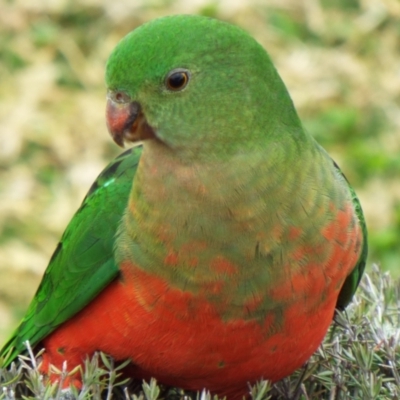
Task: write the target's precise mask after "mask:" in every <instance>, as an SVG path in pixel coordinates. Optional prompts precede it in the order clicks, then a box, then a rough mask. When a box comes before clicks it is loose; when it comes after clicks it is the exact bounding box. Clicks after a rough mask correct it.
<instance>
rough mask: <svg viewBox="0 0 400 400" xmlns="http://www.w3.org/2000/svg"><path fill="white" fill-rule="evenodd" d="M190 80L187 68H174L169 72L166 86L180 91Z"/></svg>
mask: <svg viewBox="0 0 400 400" xmlns="http://www.w3.org/2000/svg"><path fill="white" fill-rule="evenodd" d="M188 82H189V72H188V71H187V70H185V69H174V70H172V71H171V72H169V73H168V75H167V77H166V79H165V86H166V87H167V89H168V90H171V91H173V92H178V91H179V90H182V89H184V88H185V87H186V85H187V84H188Z"/></svg>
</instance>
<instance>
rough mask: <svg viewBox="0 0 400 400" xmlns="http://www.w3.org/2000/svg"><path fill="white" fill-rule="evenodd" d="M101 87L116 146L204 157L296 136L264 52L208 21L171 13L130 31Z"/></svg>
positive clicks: (289, 107)
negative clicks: (161, 146)
mask: <svg viewBox="0 0 400 400" xmlns="http://www.w3.org/2000/svg"><path fill="white" fill-rule="evenodd" d="M106 84H107V87H108V91H109V92H108V106H107V123H108V127H109V130H110V132H111V133H112V135H113V137H114V139H115V140H116V142H117V143H119V144H122V142H123V140H124V139H125V140H132V141H134V140H143V139H156V140H159V141H161V142H163V143H165V144H166V145H167V146H168V147H169V148H171V149H173V150H177V151H181V152H182V154H183V153H185V154H189V155H190V157H193V156H195V155H196V156H197V157H200V156H201V155H202V154H206V153H207V154H208V156H209V157H210V156H211V154H218V153H220V152H221V149H223V152H224V153H225V154H228V153H236V152H237V151H243V149H245V148H246V147H251V148H254V147H258V148H265V145H266V144H268V143H269V142H271V140H275V139H277V138H278V137H279V136H281V135H288V134H290V132H293V133H297V134H300V132H301V126H300V122H299V120H298V117H297V114H296V111H295V109H294V107H293V104H292V101H291V99H290V96H289V94H288V92H287V90H286V88H285V86H284V84H283V82H282V80H281V79H280V77H279V75H278V73H277V72H276V70H275V68H274V66H273V64H272V62H271V60H270V58H269V56H268V54H267V53H266V51H265V50H264V49H263V48H262V47H261V46H260V45H259V44H258V43H257V42H256V41H255V40H254V39H253V38H252V37H251V36H249V35H248V34H247V33H246V32H244V31H243V30H242V29H240V28H238V27H235V26H233V25H230V24H227V23H224V22H221V21H218V20H215V19H211V18H206V17H201V16H194V15H174V16H168V17H164V18H159V19H156V20H153V21H151V22H149V23H146V24H144V25H142V26H140V27H139V28H137V29H135V30H134V31H132V32H131V33H129V34H128V35H127V36H126V37H125V38H123V39H122V40H121V41H120V42H119V44H118V45H117V47H116V48H115V50H114V51H113V52H112V54H111V56H110V58H109V60H108V63H107V72H106ZM281 139H282V138H279V141H281ZM239 149H241V150H239Z"/></svg>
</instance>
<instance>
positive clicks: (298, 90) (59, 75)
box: [0, 0, 400, 343]
mask: <svg viewBox="0 0 400 400" xmlns="http://www.w3.org/2000/svg"><path fill="white" fill-rule="evenodd" d="M177 13H197V14H203V15H208V16H212V17H217V18H220V19H223V20H226V21H229V22H232V23H234V24H237V25H240V26H242V27H243V28H244V29H246V30H247V31H249V32H250V33H251V34H252V35H253V36H254V37H255V38H256V39H257V40H258V41H259V42H260V43H261V44H262V45H263V46H264V47H265V48H266V49H267V50H268V51H269V53H270V54H271V56H272V59H273V60H274V62H275V65H276V67H277V68H278V71H279V72H280V74H281V76H282V78H283V80H284V81H285V83H286V85H287V86H288V88H289V91H290V93H291V94H292V97H293V100H294V102H295V104H296V107H297V110H298V112H299V114H300V117H301V118H302V120H303V123H304V125H305V127H306V128H307V129H308V130H309V131H310V132H311V134H312V135H313V136H314V137H315V138H316V139H317V140H318V141H319V142H320V143H321V144H322V145H323V146H324V147H325V148H326V149H327V150H328V152H329V153H330V154H331V155H332V157H333V158H334V159H335V160H336V161H337V162H338V163H339V165H340V166H341V168H342V170H343V171H344V173H345V174H346V176H347V177H348V179H349V180H350V182H351V183H352V184H353V186H354V187H355V188H356V190H357V193H358V194H359V197H360V199H361V203H362V205H363V208H364V210H365V213H366V217H367V223H368V227H369V234H370V236H369V237H370V257H369V265H371V263H378V264H380V265H381V266H382V268H383V269H386V270H391V271H392V274H393V275H395V276H400V266H399V256H400V248H399V247H400V246H399V244H400V2H399V1H398V0H305V1H302V0H264V1H261V0H259V1H256V0H248V1H244V0H243V1H241V0H226V1H219V2H218V1H208V0H193V1H190V2H189V1H183V0H181V1H178V0H176V1H175V0H168V1H156V0H154V1H151V0H150V1H145V0H142V1H140V0H131V1H123V0H112V1H106V0H84V1H79V2H78V1H68V0H47V1H41V2H27V1H24V0H19V1H12V0H8V1H7V0H0V119H1V123H0V143H1V144H0V343H1V342H2V341H3V340H4V339H5V336H6V335H7V334H9V333H10V330H11V329H12V328H13V327H15V326H16V323H17V322H18V320H19V319H20V318H21V317H22V315H23V312H24V311H25V309H26V307H27V304H28V302H29V301H30V299H31V297H32V296H33V294H34V292H35V290H36V288H37V285H38V284H39V281H40V278H41V275H42V273H43V271H44V269H45V267H46V265H47V262H48V260H49V258H50V256H51V254H52V252H53V250H54V248H55V246H56V243H57V241H58V239H59V237H60V236H61V234H62V232H63V230H64V228H65V227H66V225H67V223H68V221H69V220H70V218H71V216H72V215H73V213H74V211H75V210H76V209H77V207H78V205H79V203H80V202H81V200H82V198H83V197H84V195H85V193H86V191H87V190H88V188H89V186H90V184H91V183H92V181H93V180H94V179H95V177H96V176H97V174H98V173H99V172H100V171H101V170H102V168H103V167H104V166H105V165H106V164H107V162H108V161H109V160H110V159H111V158H113V157H114V156H115V155H117V154H118V153H120V152H121V150H120V149H119V148H117V147H116V145H114V144H113V142H112V140H111V139H110V137H109V136H108V134H107V130H106V127H105V120H104V106H105V87H104V83H103V74H104V66H105V62H106V60H107V57H108V55H109V53H110V52H111V50H112V49H113V47H114V46H115V45H116V43H117V42H118V40H119V39H121V38H122V37H123V36H124V35H125V34H126V33H128V32H129V31H130V30H132V29H133V28H135V27H136V26H137V25H140V24H142V23H143V22H146V21H148V20H150V19H153V18H156V17H159V16H161V15H167V14H177Z"/></svg>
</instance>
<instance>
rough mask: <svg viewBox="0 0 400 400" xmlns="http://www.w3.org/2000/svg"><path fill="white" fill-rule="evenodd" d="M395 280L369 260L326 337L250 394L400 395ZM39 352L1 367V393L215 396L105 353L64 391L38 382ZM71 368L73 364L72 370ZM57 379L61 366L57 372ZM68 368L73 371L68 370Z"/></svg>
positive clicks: (304, 398) (282, 399)
mask: <svg viewBox="0 0 400 400" xmlns="http://www.w3.org/2000/svg"><path fill="white" fill-rule="evenodd" d="M399 298H400V281H394V280H393V279H392V278H391V277H390V274H389V273H387V272H386V273H383V272H382V271H380V270H379V269H378V267H374V269H373V272H372V273H371V274H370V275H368V274H367V275H365V277H364V278H363V280H362V281H361V285H360V289H359V290H358V293H357V295H356V296H355V298H354V300H353V302H352V304H351V305H350V306H349V309H348V311H347V312H346V313H340V312H338V313H337V314H336V316H335V322H334V323H333V324H332V326H331V328H330V330H329V332H328V334H327V335H326V338H325V340H324V343H323V344H322V345H321V346H320V348H319V349H318V351H317V352H316V354H315V355H314V356H313V357H312V358H311V359H310V360H309V362H308V363H307V364H306V365H305V366H304V367H303V368H302V369H300V370H299V371H296V372H295V373H294V374H293V375H292V376H290V377H288V378H285V379H283V380H282V381H280V382H277V383H275V384H271V383H270V382H267V381H260V382H258V383H256V384H255V385H254V386H253V387H249V394H250V397H251V399H253V400H320V399H322V400H324V399H326V400H328V399H329V400H331V399H335V400H346V399H364V400H389V399H398V398H400V323H399V322H400V303H399ZM39 359H40V354H39V355H37V356H36V358H35V357H34V356H33V354H32V352H31V351H30V357H29V358H27V357H20V360H19V362H17V363H13V364H12V365H11V367H10V369H9V370H6V369H4V368H1V360H0V389H1V390H0V399H1V400H14V399H17V398H21V397H19V396H22V398H24V399H29V400H31V399H32V400H33V399H52V400H67V399H68V400H73V399H76V400H86V399H93V400H97V399H98V400H100V399H107V400H111V399H114V400H157V399H170V400H174V399H178V398H182V396H183V395H185V396H188V397H186V398H192V399H196V400H216V397H215V396H212V395H210V394H209V393H207V392H206V391H203V392H202V393H197V394H195V393H189V392H188V393H186V394H185V392H183V391H182V390H181V389H176V388H167V387H164V386H163V385H157V383H156V381H155V380H154V379H152V380H150V382H148V383H146V382H143V383H142V384H140V382H137V381H129V382H128V379H126V377H124V376H123V375H122V370H123V368H124V367H126V366H127V365H128V363H129V361H128V362H125V363H123V364H120V365H118V366H116V365H115V364H114V362H113V360H112V359H111V358H110V357H108V356H106V355H104V354H101V353H100V354H95V355H94V356H93V357H92V359H90V360H87V361H86V362H85V366H84V368H83V386H82V389H81V390H80V391H77V390H76V389H75V388H70V389H69V390H61V389H60V386H59V385H57V384H54V383H53V384H50V383H46V382H45V381H43V379H42V377H41V376H40V374H39V372H38V360H39ZM72 372H73V371H72ZM58 373H59V374H60V381H61V382H62V381H63V380H64V379H65V377H66V376H67V374H68V372H67V371H66V370H63V371H58ZM69 373H71V372H69Z"/></svg>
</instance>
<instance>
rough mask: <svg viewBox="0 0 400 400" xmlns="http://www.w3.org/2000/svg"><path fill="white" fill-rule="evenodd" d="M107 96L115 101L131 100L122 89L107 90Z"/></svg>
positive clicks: (125, 101)
mask: <svg viewBox="0 0 400 400" xmlns="http://www.w3.org/2000/svg"><path fill="white" fill-rule="evenodd" d="M107 97H108V98H109V99H111V100H112V101H114V102H115V103H119V104H125V103H129V102H130V101H131V98H130V97H129V96H128V95H127V94H126V93H125V92H123V91H121V90H118V91H109V92H108V93H107Z"/></svg>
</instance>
